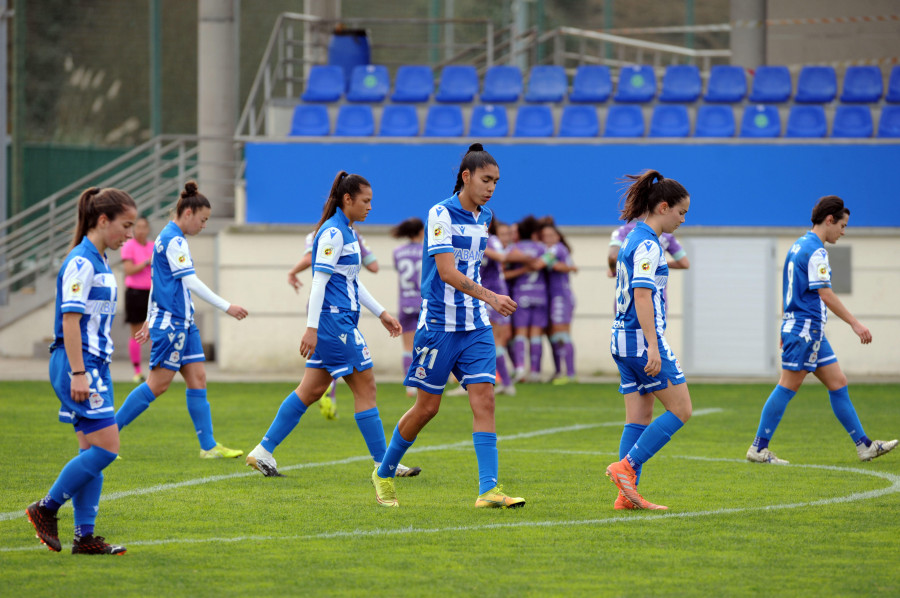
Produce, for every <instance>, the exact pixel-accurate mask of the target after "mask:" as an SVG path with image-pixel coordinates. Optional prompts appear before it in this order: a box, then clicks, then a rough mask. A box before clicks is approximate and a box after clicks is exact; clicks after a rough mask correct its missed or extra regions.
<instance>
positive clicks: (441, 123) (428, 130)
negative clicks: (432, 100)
mask: <svg viewBox="0 0 900 598" xmlns="http://www.w3.org/2000/svg"><path fill="white" fill-rule="evenodd" d="M462 134H463V115H462V109H461V108H460V107H459V106H456V105H441V104H437V105H434V106H431V107H430V108H429V109H428V114H427V115H426V117H425V131H424V133H423V135H424V136H425V137H459V136H461V135H462Z"/></svg>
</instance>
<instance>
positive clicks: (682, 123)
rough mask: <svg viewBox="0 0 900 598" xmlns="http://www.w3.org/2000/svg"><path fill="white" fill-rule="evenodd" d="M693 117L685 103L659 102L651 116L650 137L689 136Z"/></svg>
mask: <svg viewBox="0 0 900 598" xmlns="http://www.w3.org/2000/svg"><path fill="white" fill-rule="evenodd" d="M690 134H691V119H690V117H689V116H688V111H687V107H686V106H684V105H683V104H657V105H656V107H655V108H653V115H652V116H651V117H650V133H649V136H650V137H687V136H688V135H690Z"/></svg>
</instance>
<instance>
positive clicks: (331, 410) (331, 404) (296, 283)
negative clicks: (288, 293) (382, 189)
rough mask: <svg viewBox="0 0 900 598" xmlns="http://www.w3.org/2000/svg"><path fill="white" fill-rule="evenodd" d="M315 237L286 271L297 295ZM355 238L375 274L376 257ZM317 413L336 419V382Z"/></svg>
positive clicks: (363, 240)
mask: <svg viewBox="0 0 900 598" xmlns="http://www.w3.org/2000/svg"><path fill="white" fill-rule="evenodd" d="M315 237H316V233H315V231H313V232H311V233H309V234H308V235H306V246H305V247H304V249H303V257H301V258H300V261H299V262H297V263H296V264H295V265H294V267H293V268H291V269H290V271H288V284H289V285H291V286H292V287H294V292H296V293H299V292H300V287H302V286H303V283H302V282H300V279H299V278H297V275H298V274H299V273H301V272H303V271H304V270H306V269H307V268H309V267H310V266H312V248H313V241H314V240H315ZM356 237H357V239H359V257H360V259H361V260H362V265H363V266H365V268H366V270H368V271H369V272H371V273H372V274H377V273H378V256H376V255H375V254H374V253H373V252H372V250H371V249H369V246H368V245H367V244H366V240H365V239H363V236H362V235H360V234H359V233H357V234H356ZM307 303H308V302H307ZM307 308H308V305H307ZM319 412H320V413H321V414H322V417H324V418H325V419H332V420H333V419H337V380H332V381H331V386H329V388H328V390H326V391H325V392H324V393H323V394H322V398H321V399H319Z"/></svg>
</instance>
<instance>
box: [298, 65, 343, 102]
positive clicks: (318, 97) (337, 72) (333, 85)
mask: <svg viewBox="0 0 900 598" xmlns="http://www.w3.org/2000/svg"><path fill="white" fill-rule="evenodd" d="M345 84H346V83H345V82H344V69H342V68H341V67H339V66H334V65H321V64H318V65H314V66H313V67H312V68H310V69H309V78H308V79H307V80H306V91H304V92H303V95H302V96H300V99H302V100H303V101H304V102H336V101H338V100H339V99H341V96H342V95H344V85H345Z"/></svg>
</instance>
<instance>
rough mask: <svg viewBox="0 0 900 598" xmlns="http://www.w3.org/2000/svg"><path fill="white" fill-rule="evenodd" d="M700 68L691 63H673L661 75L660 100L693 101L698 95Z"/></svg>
mask: <svg viewBox="0 0 900 598" xmlns="http://www.w3.org/2000/svg"><path fill="white" fill-rule="evenodd" d="M701 87H702V83H701V80H700V69H699V68H697V67H696V66H694V65H692V64H673V65H670V66H667V67H666V72H665V74H664V75H663V80H662V90H661V91H660V93H659V101H660V102H694V101H696V100H697V98H699V97H700V90H701Z"/></svg>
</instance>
